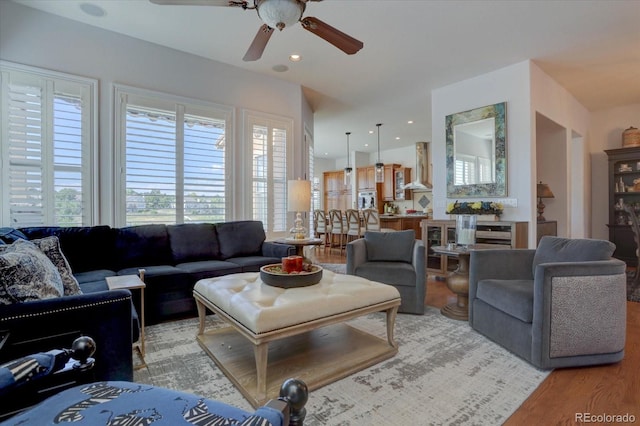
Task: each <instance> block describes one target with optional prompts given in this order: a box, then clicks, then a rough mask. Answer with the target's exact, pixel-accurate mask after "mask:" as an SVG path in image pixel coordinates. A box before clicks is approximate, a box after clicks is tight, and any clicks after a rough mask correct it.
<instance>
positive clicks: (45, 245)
mask: <svg viewBox="0 0 640 426" xmlns="http://www.w3.org/2000/svg"><path fill="white" fill-rule="evenodd" d="M30 241H31V242H32V243H33V244H35V245H36V247H38V248H39V249H40V251H41V252H43V253H44V254H45V255H46V256H47V257H48V258H49V260H50V261H51V263H53V264H54V265H55V267H56V268H58V272H59V273H60V278H62V285H63V286H64V295H65V296H71V295H74V294H82V291H81V290H80V286H79V285H78V280H76V279H75V277H74V276H73V272H71V266H69V262H68V261H67V258H66V257H64V254H63V253H62V249H61V248H60V240H59V239H58V237H55V236H51V237H46V238H41V239H39V240H30Z"/></svg>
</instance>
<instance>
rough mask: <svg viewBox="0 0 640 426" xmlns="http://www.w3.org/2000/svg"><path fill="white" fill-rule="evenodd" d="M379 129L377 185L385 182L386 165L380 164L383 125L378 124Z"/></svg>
mask: <svg viewBox="0 0 640 426" xmlns="http://www.w3.org/2000/svg"><path fill="white" fill-rule="evenodd" d="M376 126H377V127H378V162H377V163H376V183H383V182H384V164H383V163H381V162H380V126H382V123H378V124H376Z"/></svg>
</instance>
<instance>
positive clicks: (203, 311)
mask: <svg viewBox="0 0 640 426" xmlns="http://www.w3.org/2000/svg"><path fill="white" fill-rule="evenodd" d="M196 307H197V308H198V320H199V322H198V336H201V335H202V334H203V333H204V320H205V318H206V317H207V307H206V306H204V304H203V303H202V302H201V301H200V299H198V298H196Z"/></svg>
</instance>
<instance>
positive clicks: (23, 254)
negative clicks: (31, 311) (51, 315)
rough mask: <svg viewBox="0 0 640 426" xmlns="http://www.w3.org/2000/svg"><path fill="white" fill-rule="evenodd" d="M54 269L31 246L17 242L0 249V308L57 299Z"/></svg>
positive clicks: (59, 291) (59, 293)
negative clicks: (0, 306)
mask: <svg viewBox="0 0 640 426" xmlns="http://www.w3.org/2000/svg"><path fill="white" fill-rule="evenodd" d="M63 294H64V288H63V286H62V278H61V277H60V273H59V272H58V269H57V268H56V267H55V265H54V264H53V263H51V261H50V260H49V258H48V257H47V256H45V255H44V253H42V252H41V251H40V250H39V249H38V247H36V246H35V244H33V243H31V242H29V241H26V240H18V241H16V242H14V243H13V244H11V245H5V246H2V247H0V304H5V305H8V304H12V303H19V302H27V301H31V300H41V299H50V298H53V297H61V296H62V295H63Z"/></svg>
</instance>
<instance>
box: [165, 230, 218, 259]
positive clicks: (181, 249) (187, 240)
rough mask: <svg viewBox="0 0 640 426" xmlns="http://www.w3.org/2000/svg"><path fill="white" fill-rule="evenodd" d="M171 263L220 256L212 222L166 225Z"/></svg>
mask: <svg viewBox="0 0 640 426" xmlns="http://www.w3.org/2000/svg"><path fill="white" fill-rule="evenodd" d="M167 233H168V234H169V243H170V244H171V255H172V256H173V263H174V264H178V263H184V262H197V261H199V260H212V259H219V258H220V245H219V244H218V236H217V235H216V227H215V225H214V224H212V223H184V224H181V225H169V226H167Z"/></svg>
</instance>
